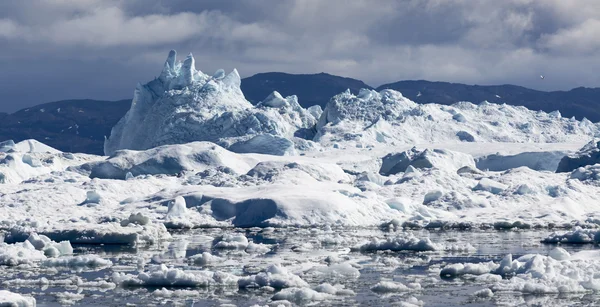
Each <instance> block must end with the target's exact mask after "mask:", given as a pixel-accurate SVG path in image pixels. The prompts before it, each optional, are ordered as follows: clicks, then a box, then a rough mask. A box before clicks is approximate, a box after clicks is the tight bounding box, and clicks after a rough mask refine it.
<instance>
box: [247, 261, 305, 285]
mask: <svg viewBox="0 0 600 307" xmlns="http://www.w3.org/2000/svg"><path fill="white" fill-rule="evenodd" d="M238 285H239V287H240V288H260V287H267V286H268V287H273V288H275V289H283V288H291V287H299V288H306V287H308V283H307V282H306V281H304V280H302V278H300V277H299V276H298V275H295V274H292V273H290V272H288V270H287V269H286V268H284V267H282V266H279V265H275V264H273V265H270V266H269V267H268V268H266V269H265V270H264V271H263V272H260V273H258V274H256V275H251V276H247V277H242V278H240V279H239V281H238Z"/></svg>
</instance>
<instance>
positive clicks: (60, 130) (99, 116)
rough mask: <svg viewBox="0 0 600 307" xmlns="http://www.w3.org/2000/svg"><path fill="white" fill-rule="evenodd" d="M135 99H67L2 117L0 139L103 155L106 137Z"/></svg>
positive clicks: (2, 115) (4, 114)
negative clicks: (33, 141) (38, 142)
mask: <svg viewBox="0 0 600 307" xmlns="http://www.w3.org/2000/svg"><path fill="white" fill-rule="evenodd" d="M130 106H131V100H129V99H128V100H119V101H101V100H90V99H84V100H63V101H57V102H50V103H44V104H40V105H37V106H34V107H30V108H27V109H23V110H20V111H17V112H16V113H13V114H6V113H3V114H0V119H1V120H0V140H7V139H12V140H14V141H15V142H18V141H21V140H24V139H36V140H38V141H40V142H43V143H45V144H48V145H50V146H52V147H54V148H57V149H59V150H63V151H70V152H85V153H93V154H103V152H104V148H103V147H104V136H105V135H106V136H108V135H110V130H111V129H112V127H113V126H114V125H115V124H116V123H117V122H118V121H119V119H121V117H123V115H125V113H126V112H127V110H129V107H130Z"/></svg>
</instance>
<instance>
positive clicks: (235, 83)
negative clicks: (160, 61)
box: [104, 50, 318, 155]
mask: <svg viewBox="0 0 600 307" xmlns="http://www.w3.org/2000/svg"><path fill="white" fill-rule="evenodd" d="M240 83H241V79H240V75H239V74H238V72H237V70H235V69H234V70H233V71H232V72H231V73H229V74H227V75H226V74H225V72H224V71H223V70H218V71H217V72H216V73H215V74H213V75H212V76H210V75H207V74H204V73H202V72H201V71H199V70H196V69H195V64H194V57H193V56H192V55H191V54H190V55H188V56H187V57H186V59H185V60H184V61H183V62H179V63H177V62H176V52H175V51H174V50H172V51H171V52H170V53H169V56H168V58H167V61H166V62H165V65H164V68H163V70H162V72H161V74H160V76H159V77H158V78H156V79H154V80H153V81H151V82H149V83H147V84H145V85H141V84H138V86H137V88H136V90H135V92H134V98H133V101H132V103H131V108H130V110H129V111H128V112H127V114H125V116H124V117H123V118H122V119H121V120H120V121H119V123H117V125H116V126H115V127H113V129H112V131H111V135H110V137H109V138H108V139H107V140H106V141H105V144H104V152H105V154H107V155H112V154H113V153H114V152H115V151H116V150H119V149H134V150H143V149H148V148H153V147H156V146H160V145H166V144H181V143H187V142H192V141H211V142H215V143H219V144H221V145H223V146H226V147H228V148H230V147H232V146H234V145H235V146H234V147H233V148H232V149H233V150H235V149H236V148H240V150H241V151H243V152H258V153H269V152H273V151H274V153H275V154H290V153H293V151H294V144H293V142H292V141H291V140H290V139H292V138H293V137H294V134H295V133H296V132H297V131H299V130H300V131H302V129H310V128H311V127H313V126H314V125H315V124H316V118H315V114H318V113H315V112H314V110H312V111H308V110H305V109H303V108H302V107H300V105H299V104H298V101H297V98H296V97H295V96H291V97H287V98H284V97H282V96H281V95H280V94H279V93H277V92H274V93H273V94H271V95H270V96H269V97H267V99H265V101H263V102H261V103H260V104H259V105H257V106H256V107H254V106H253V105H252V104H251V103H250V102H248V101H247V100H246V99H245V98H244V94H243V93H242V91H241V89H240ZM265 135H268V136H265ZM273 139H275V140H276V141H277V144H280V145H279V146H280V147H281V146H285V147H284V148H279V147H277V148H275V149H273V148H272V147H273V145H272V144H269V142H268V141H271V140H273ZM265 140H268V141H265ZM267 145H268V146H267ZM264 146H267V147H264Z"/></svg>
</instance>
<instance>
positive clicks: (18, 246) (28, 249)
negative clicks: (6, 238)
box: [0, 242, 46, 266]
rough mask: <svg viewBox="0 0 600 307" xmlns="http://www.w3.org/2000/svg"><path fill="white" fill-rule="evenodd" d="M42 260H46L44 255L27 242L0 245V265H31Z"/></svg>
mask: <svg viewBox="0 0 600 307" xmlns="http://www.w3.org/2000/svg"><path fill="white" fill-rule="evenodd" d="M44 259H46V256H45V255H44V253H43V252H41V251H38V250H36V249H35V247H34V246H33V245H31V244H30V243H29V242H24V243H15V244H6V243H0V265H8V266H16V265H20V264H32V263H33V262H35V261H38V260H44Z"/></svg>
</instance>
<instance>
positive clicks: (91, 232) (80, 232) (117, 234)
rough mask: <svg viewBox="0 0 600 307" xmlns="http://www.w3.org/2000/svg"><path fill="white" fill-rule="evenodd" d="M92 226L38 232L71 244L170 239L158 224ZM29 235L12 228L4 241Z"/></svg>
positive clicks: (153, 241)
mask: <svg viewBox="0 0 600 307" xmlns="http://www.w3.org/2000/svg"><path fill="white" fill-rule="evenodd" d="M93 225H94V226H93V227H77V226H79V225H75V226H72V227H71V228H68V227H65V228H51V229H40V230H39V231H40V232H41V233H43V234H44V235H45V236H47V237H49V238H50V239H52V240H54V241H70V242H71V243H73V244H117V245H144V244H154V243H157V242H159V241H163V240H167V239H170V238H171V235H170V234H169V232H168V231H167V229H166V228H165V226H164V225H163V224H160V223H153V224H148V225H145V226H138V225H130V226H129V227H122V226H121V225H119V224H117V223H106V224H93ZM66 226H71V225H66ZM30 233H31V230H30V229H28V228H13V229H11V230H10V232H9V233H8V234H7V236H6V237H5V241H7V242H21V241H25V240H26V239H27V237H28V236H29V234H30Z"/></svg>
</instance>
